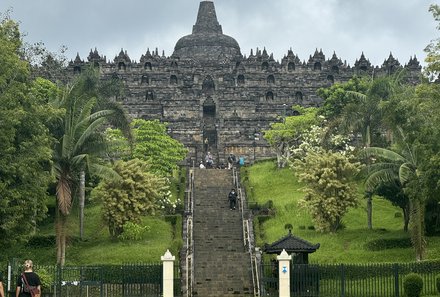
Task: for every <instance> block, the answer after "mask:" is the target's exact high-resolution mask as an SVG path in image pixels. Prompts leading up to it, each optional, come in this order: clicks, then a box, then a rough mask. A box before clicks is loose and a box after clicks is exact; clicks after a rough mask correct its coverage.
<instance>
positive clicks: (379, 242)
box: [364, 238, 412, 251]
mask: <svg viewBox="0 0 440 297" xmlns="http://www.w3.org/2000/svg"><path fill="white" fill-rule="evenodd" d="M364 247H365V249H366V250H369V251H382V250H387V249H395V248H410V247H412V244H411V239H410V238H379V239H376V240H372V241H369V242H367V243H366V244H365V246H364Z"/></svg>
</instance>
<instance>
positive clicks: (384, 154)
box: [360, 147, 406, 163]
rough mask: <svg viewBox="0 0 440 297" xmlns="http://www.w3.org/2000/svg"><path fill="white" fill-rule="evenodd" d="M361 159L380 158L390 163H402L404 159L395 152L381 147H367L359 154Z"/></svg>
mask: <svg viewBox="0 0 440 297" xmlns="http://www.w3.org/2000/svg"><path fill="white" fill-rule="evenodd" d="M360 155H361V157H363V158H374V157H376V158H382V159H384V160H388V161H390V162H395V163H399V162H400V163H404V162H406V159H405V158H404V157H402V156H401V155H399V154H398V153H396V152H393V151H391V150H388V149H384V148H381V147H367V148H365V149H363V150H362V151H361V152H360Z"/></svg>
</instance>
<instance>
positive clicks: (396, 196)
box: [367, 179, 410, 232]
mask: <svg viewBox="0 0 440 297" xmlns="http://www.w3.org/2000/svg"><path fill="white" fill-rule="evenodd" d="M373 191H374V192H368V191H367V192H368V193H370V194H371V195H373V193H374V194H376V195H379V196H381V197H383V198H384V199H386V200H388V201H390V202H391V203H392V204H393V205H394V206H397V207H400V208H401V209H402V212H403V231H405V232H408V225H409V219H410V209H409V199H408V195H406V194H405V193H404V191H403V187H402V185H401V184H400V181H399V180H398V179H396V180H394V182H382V183H380V184H378V185H377V186H376V188H375V189H373Z"/></svg>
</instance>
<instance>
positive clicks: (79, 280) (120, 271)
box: [10, 263, 182, 297]
mask: <svg viewBox="0 0 440 297" xmlns="http://www.w3.org/2000/svg"><path fill="white" fill-rule="evenodd" d="M34 268H35V269H34V270H35V272H37V273H38V274H39V275H40V278H41V279H42V281H43V282H47V283H48V285H49V286H48V287H45V288H44V289H43V292H42V293H43V294H42V296H41V297H49V296H54V297H55V296H60V297H61V296H62V297H141V296H142V297H144V296H147V297H160V296H162V269H163V267H162V263H152V264H151V263H150V264H124V265H100V266H64V267H61V266H35V267H34ZM20 273H21V271H20V268H19V266H15V265H13V266H12V274H11V277H10V280H11V282H12V283H11V293H12V291H14V290H15V287H16V281H17V277H18V276H19V275H20ZM181 295H182V294H181V292H180V269H179V267H178V266H177V265H175V266H174V296H181ZM10 296H15V294H11V295H10Z"/></svg>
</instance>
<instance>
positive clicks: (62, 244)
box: [56, 211, 66, 266]
mask: <svg viewBox="0 0 440 297" xmlns="http://www.w3.org/2000/svg"><path fill="white" fill-rule="evenodd" d="M56 243H57V264H59V265H61V266H64V263H65V262H66V216H64V215H63V214H62V213H60V212H59V211H57V222H56Z"/></svg>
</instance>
